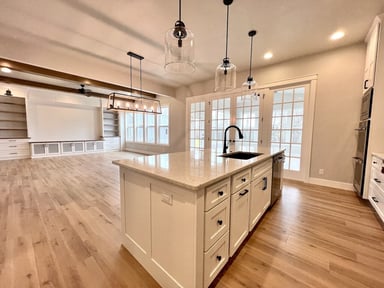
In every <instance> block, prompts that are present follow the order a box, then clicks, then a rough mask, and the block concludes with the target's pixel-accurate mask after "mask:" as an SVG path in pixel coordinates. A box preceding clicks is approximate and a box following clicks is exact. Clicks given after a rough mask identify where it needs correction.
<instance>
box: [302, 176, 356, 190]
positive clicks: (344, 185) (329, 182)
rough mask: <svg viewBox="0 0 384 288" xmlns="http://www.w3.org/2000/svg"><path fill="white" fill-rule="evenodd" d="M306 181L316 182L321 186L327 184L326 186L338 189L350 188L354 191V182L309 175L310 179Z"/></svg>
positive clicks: (315, 183)
mask: <svg viewBox="0 0 384 288" xmlns="http://www.w3.org/2000/svg"><path fill="white" fill-rule="evenodd" d="M306 183H310V184H314V185H320V186H326V187H331V188H336V189H342V190H348V191H351V192H353V184H352V183H345V182H338V181H332V180H326V179H320V178H313V177H309V178H308V181H307V182H306Z"/></svg>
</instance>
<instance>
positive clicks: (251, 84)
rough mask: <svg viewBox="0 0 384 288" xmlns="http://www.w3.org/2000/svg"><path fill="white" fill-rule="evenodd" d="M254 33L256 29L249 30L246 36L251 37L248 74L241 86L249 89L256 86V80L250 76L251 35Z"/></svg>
mask: <svg viewBox="0 0 384 288" xmlns="http://www.w3.org/2000/svg"><path fill="white" fill-rule="evenodd" d="M255 35H256V30H251V31H249V32H248V36H249V37H250V38H251V52H250V56H249V75H248V78H247V81H245V82H244V83H243V88H244V89H246V90H250V89H252V88H255V87H256V81H255V80H253V77H252V50H253V37H254V36H255Z"/></svg>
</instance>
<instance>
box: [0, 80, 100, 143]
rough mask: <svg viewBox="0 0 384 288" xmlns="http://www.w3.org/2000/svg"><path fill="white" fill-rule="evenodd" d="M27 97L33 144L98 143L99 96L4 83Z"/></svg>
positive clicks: (1, 89) (0, 87) (2, 85)
mask: <svg viewBox="0 0 384 288" xmlns="http://www.w3.org/2000/svg"><path fill="white" fill-rule="evenodd" d="M6 89H10V90H11V91H12V94H13V95H14V96H16V97H24V98H26V100H27V101H26V105H27V107H26V108H27V109H26V110H27V111H26V112H27V125H28V136H29V137H30V141H31V142H39V141H73V140H98V139H100V138H101V136H102V126H101V108H100V107H101V106H100V105H101V102H100V99H98V98H95V97H89V98H88V97H85V96H83V95H79V94H71V93H63V92H58V91H53V90H46V89H37V88H31V87H26V86H20V85H13V84H6V83H2V82H1V83H0V93H4V91H5V90H6Z"/></svg>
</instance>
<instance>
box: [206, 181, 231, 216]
mask: <svg viewBox="0 0 384 288" xmlns="http://www.w3.org/2000/svg"><path fill="white" fill-rule="evenodd" d="M229 189H230V181H229V178H228V179H225V180H224V181H220V182H219V183H217V184H214V185H212V186H209V187H207V188H206V189H205V211H208V210H209V209H211V208H212V207H214V206H216V205H217V204H219V203H220V202H222V201H223V200H225V199H227V198H228V195H229V193H230V192H229Z"/></svg>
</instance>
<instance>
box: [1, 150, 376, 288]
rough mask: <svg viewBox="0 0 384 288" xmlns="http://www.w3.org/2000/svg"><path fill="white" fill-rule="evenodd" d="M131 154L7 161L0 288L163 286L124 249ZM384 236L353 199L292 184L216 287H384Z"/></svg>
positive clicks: (349, 194) (369, 212)
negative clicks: (121, 165)
mask: <svg viewBox="0 0 384 288" xmlns="http://www.w3.org/2000/svg"><path fill="white" fill-rule="evenodd" d="M128 157H133V156H132V155H131V154H128V153H101V154H91V155H79V156H66V157H56V158H45V159H33V160H31V159H28V160H13V161H0V231H1V233H0V287H1V288H5V287H6V288H24V287H68V288H69V287H92V288H98V287H100V288H104V287H111V288H115V287H117V288H118V287H159V286H158V285H157V283H156V282H155V281H154V280H153V279H152V278H151V276H150V275H149V274H148V273H147V272H146V271H145V270H144V269H143V268H142V267H141V266H140V265H139V264H138V262H137V261H136V260H135V259H134V258H133V257H132V256H131V255H130V254H129V253H128V252H127V251H126V250H125V249H124V248H122V247H121V241H120V234H119V233H120V216H119V215H120V202H119V201H120V199H119V175H118V167H117V166H114V165H112V163H111V161H112V160H114V159H121V158H128ZM383 272H384V231H383V229H382V227H381V225H380V224H379V221H378V220H377V219H376V217H375V215H374V212H373V210H372V209H371V208H370V206H369V204H367V203H366V201H362V200H360V199H358V198H357V197H356V196H355V194H354V193H353V192H351V191H343V190H337V189H330V188H324V187H319V186H313V185H305V184H301V183H296V182H286V184H285V186H284V192H283V196H282V198H281V199H280V200H279V201H278V202H277V203H276V205H275V206H274V207H273V208H272V209H271V210H270V211H269V212H268V214H267V215H265V217H264V218H263V219H262V221H261V222H260V224H259V225H258V226H257V229H256V230H255V231H254V233H253V234H252V235H250V237H249V239H248V241H247V243H246V244H245V245H244V246H243V247H242V249H241V251H240V252H239V253H238V254H237V256H236V257H235V259H234V260H233V261H231V263H230V264H229V265H227V267H226V268H225V271H224V273H221V274H220V275H219V277H218V278H217V279H216V281H215V283H214V284H213V285H212V286H216V287H228V288H229V287H231V288H236V287H279V288H281V287H284V288H286V287H288V288H289V287H295V288H296V287H337V288H339V287H348V288H350V287H352V288H353V287H375V288H376V287H377V288H379V287H384V276H383V275H384V273H383Z"/></svg>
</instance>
